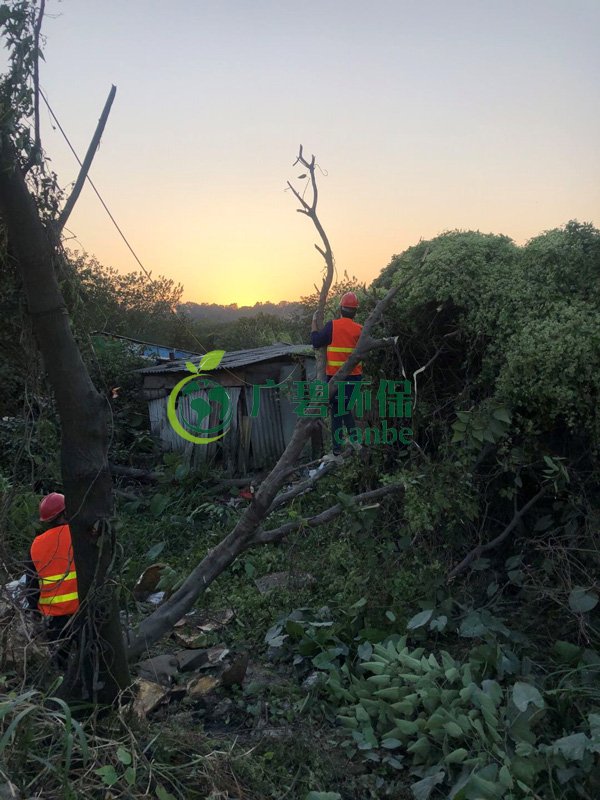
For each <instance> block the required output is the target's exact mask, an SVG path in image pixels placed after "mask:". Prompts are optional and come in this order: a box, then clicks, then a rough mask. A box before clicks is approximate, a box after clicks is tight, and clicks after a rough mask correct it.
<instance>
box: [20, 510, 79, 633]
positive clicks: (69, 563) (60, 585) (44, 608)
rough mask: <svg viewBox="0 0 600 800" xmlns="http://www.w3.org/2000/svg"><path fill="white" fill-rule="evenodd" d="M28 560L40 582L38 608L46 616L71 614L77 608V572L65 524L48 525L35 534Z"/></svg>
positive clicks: (69, 534) (69, 536)
mask: <svg viewBox="0 0 600 800" xmlns="http://www.w3.org/2000/svg"><path fill="white" fill-rule="evenodd" d="M31 560H32V561H33V564H34V566H35V569H36V572H37V574H38V578H39V583H40V599H39V600H38V608H39V610H40V611H41V612H42V614H46V615H47V616H49V617H59V616H63V615H65V614H74V613H75V612H76V611H77V609H78V608H79V595H78V594H77V573H76V572H75V561H74V559H73V546H72V545H71V530H70V528H69V526H68V525H59V526H58V527H57V528H50V529H49V530H47V531H46V532H45V533H42V534H41V535H40V536H36V538H35V539H34V540H33V544H32V545H31Z"/></svg>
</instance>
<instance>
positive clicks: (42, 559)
mask: <svg viewBox="0 0 600 800" xmlns="http://www.w3.org/2000/svg"><path fill="white" fill-rule="evenodd" d="M39 511H40V514H39V516H40V522H43V523H45V525H46V530H45V531H44V533H41V534H40V535H39V536H36V538H35V539H34V540H33V543H32V545H31V551H30V562H29V565H28V568H27V571H26V572H27V583H26V593H27V600H28V604H29V607H30V608H31V609H36V610H37V611H38V612H39V613H40V614H41V615H42V617H43V618H45V619H46V621H47V627H48V637H49V639H50V641H52V642H57V641H60V640H62V639H65V636H66V634H67V631H66V630H65V628H66V626H67V625H68V623H69V622H70V620H71V618H72V616H73V614H75V612H76V611H77V610H78V608H79V595H78V592H77V572H76V569H75V561H74V557H73V546H72V544H71V529H70V528H69V524H68V522H67V518H66V516H65V497H64V495H62V494H59V493H58V492H52V493H51V494H48V495H46V496H45V497H44V498H42V501H41V503H40V509H39ZM68 650H69V642H68V641H66V642H63V643H62V644H61V645H60V646H59V648H58V650H57V652H56V662H57V665H58V666H59V667H60V668H66V665H67V661H68Z"/></svg>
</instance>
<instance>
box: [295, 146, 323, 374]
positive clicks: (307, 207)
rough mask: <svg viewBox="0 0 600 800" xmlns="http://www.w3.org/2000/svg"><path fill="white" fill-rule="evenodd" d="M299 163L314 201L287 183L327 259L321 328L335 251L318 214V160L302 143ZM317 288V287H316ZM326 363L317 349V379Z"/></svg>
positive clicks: (319, 308)
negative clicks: (305, 172)
mask: <svg viewBox="0 0 600 800" xmlns="http://www.w3.org/2000/svg"><path fill="white" fill-rule="evenodd" d="M297 164H300V166H301V167H303V168H304V169H307V170H308V176H309V177H310V187H311V191H312V201H311V202H310V203H307V202H306V200H305V199H304V196H303V195H301V194H300V192H298V191H297V190H296V189H295V188H294V187H293V186H292V184H291V183H290V182H289V181H288V182H287V185H288V186H289V188H290V189H291V190H292V192H293V194H294V197H295V198H296V200H298V202H299V203H300V208H297V209H296V211H297V212H298V213H299V214H306V216H307V217H308V218H309V219H311V220H312V222H313V225H314V226H315V228H316V230H317V233H318V234H319V236H320V238H321V242H322V243H323V246H322V247H321V246H320V245H318V244H316V245H315V250H317V252H319V253H320V254H321V255H322V256H323V260H324V261H325V275H324V276H323V283H322V284H321V291H320V292H319V304H318V306H317V318H316V322H317V326H318V327H319V328H322V327H323V322H324V316H325V303H326V302H327V295H328V294H329V290H330V289H331V284H332V282H333V267H334V259H333V251H332V249H331V245H330V243H329V237H328V236H327V234H326V233H325V229H324V228H323V225H322V224H321V220H320V219H319V216H318V214H317V203H318V201H319V189H318V186H317V176H316V175H315V169H316V161H315V157H314V156H311V157H310V161H308V160H307V159H306V158H305V156H304V148H303V147H302V145H300V148H299V150H298V156H297V158H296V160H295V161H294V164H293V166H294V167H295V166H296V165H297ZM300 177H301V179H304V178H306V177H307V176H306V174H304V175H302V176H300ZM315 288H316V287H315ZM325 365H326V353H325V350H324V349H323V348H319V349H318V350H317V379H318V380H321V381H324V380H325Z"/></svg>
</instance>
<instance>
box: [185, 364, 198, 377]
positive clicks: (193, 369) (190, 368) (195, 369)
mask: <svg viewBox="0 0 600 800" xmlns="http://www.w3.org/2000/svg"><path fill="white" fill-rule="evenodd" d="M185 368H186V369H187V371H188V372H191V373H192V374H193V375H197V374H198V367H196V366H195V365H194V364H192V362H191V361H186V362H185Z"/></svg>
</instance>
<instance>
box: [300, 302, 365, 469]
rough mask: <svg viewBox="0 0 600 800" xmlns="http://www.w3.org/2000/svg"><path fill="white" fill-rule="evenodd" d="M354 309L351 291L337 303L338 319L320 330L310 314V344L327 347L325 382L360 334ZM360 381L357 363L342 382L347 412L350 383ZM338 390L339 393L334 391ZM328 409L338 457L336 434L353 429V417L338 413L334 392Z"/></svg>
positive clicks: (338, 435) (337, 436) (338, 438)
mask: <svg viewBox="0 0 600 800" xmlns="http://www.w3.org/2000/svg"><path fill="white" fill-rule="evenodd" d="M357 310H358V297H357V296H356V295H355V294H354V292H346V294H344V295H343V297H342V299H341V300H340V317H339V318H338V319H334V320H330V321H329V322H327V323H326V324H325V326H324V327H323V329H322V330H319V329H318V328H317V320H316V317H317V312H316V311H315V313H314V314H313V318H312V327H311V334H310V338H311V344H312V346H313V347H314V348H315V349H317V348H319V347H326V348H327V361H326V366H325V375H326V379H327V381H330V380H331V378H332V377H333V375H335V373H336V372H337V371H338V370H339V369H340V368H341V367H342V366H343V365H344V364H345V363H346V361H347V360H348V358H349V357H350V353H352V351H353V350H354V348H355V347H356V344H357V342H358V340H359V338H360V334H361V332H362V325H359V324H358V323H357V322H354V317H355V315H356V312H357ZM360 380H362V365H361V364H357V365H356V366H355V367H354V369H353V370H352V371H351V373H350V375H348V377H346V378H345V379H344V381H343V383H344V384H345V385H344V400H345V402H344V408H345V409H347V406H348V403H349V401H350V397H351V395H352V390H353V386H352V384H353V383H355V382H357V381H360ZM338 391H339V390H338ZM330 409H331V436H332V440H333V455H334V456H338V455H340V453H341V451H342V448H341V444H340V441H339V440H340V434H339V431H340V430H341V429H342V428H344V427H345V428H346V430H347V431H349V430H350V429H351V428H354V427H355V424H356V423H355V421H354V416H353V414H352V412H351V411H349V410H346V413H344V414H340V413H338V411H339V409H338V394H337V393H334V395H333V397H332V398H331V402H330Z"/></svg>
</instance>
